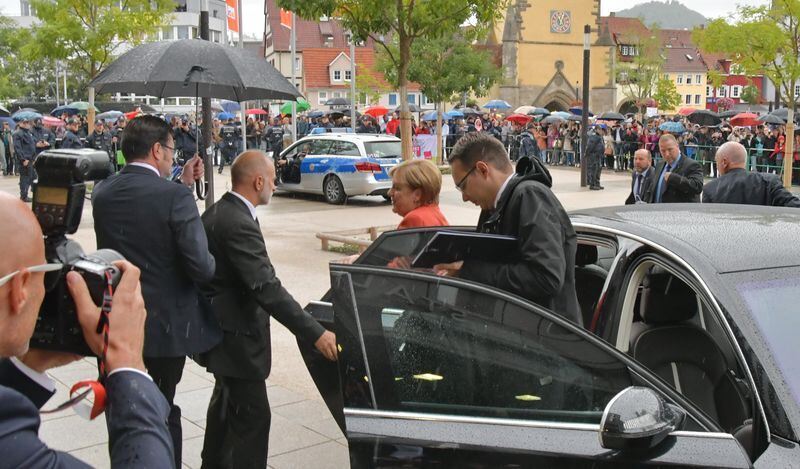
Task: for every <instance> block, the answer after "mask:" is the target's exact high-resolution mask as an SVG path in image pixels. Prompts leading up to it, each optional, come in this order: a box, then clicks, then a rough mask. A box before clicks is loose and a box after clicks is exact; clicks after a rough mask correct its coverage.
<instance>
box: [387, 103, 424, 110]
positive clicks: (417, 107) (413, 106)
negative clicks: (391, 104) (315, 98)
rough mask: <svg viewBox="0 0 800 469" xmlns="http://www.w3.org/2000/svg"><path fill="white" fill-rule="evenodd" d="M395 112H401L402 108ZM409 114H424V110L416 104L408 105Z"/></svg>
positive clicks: (398, 107) (397, 108)
mask: <svg viewBox="0 0 800 469" xmlns="http://www.w3.org/2000/svg"><path fill="white" fill-rule="evenodd" d="M394 112H400V106H397V107H396V108H395V110H394ZM408 112H422V109H420V108H419V106H417V105H416V104H412V103H408Z"/></svg>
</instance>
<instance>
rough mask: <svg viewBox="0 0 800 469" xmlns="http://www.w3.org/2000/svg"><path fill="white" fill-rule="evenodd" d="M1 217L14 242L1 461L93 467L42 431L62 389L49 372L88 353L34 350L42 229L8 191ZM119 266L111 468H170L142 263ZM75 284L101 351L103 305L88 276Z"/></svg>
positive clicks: (1, 361)
mask: <svg viewBox="0 0 800 469" xmlns="http://www.w3.org/2000/svg"><path fill="white" fill-rule="evenodd" d="M0 219H2V220H4V222H3V223H2V224H0V238H2V239H5V240H8V241H9V242H10V243H11V245H10V246H8V248H9V249H8V251H7V253H6V255H4V256H2V257H1V258H0V331H2V333H0V402H2V403H3V405H2V406H0V454H2V455H3V458H2V462H0V467H2V468H5V467H9V468H11V467H88V466H87V465H86V464H85V463H83V462H81V461H79V460H78V459H76V458H74V457H72V456H70V455H69V454H66V453H62V452H58V451H54V450H51V449H49V448H47V446H45V444H44V443H43V442H42V441H41V440H39V437H38V435H37V433H38V430H39V424H40V418H39V412H38V408H40V407H42V406H43V405H44V403H45V402H46V401H47V400H48V399H49V398H50V397H51V396H52V395H53V394H54V392H55V386H54V384H53V382H52V381H51V380H50V378H49V377H47V375H46V374H45V371H46V370H48V369H50V368H54V367H56V366H60V365H65V364H67V363H70V362H72V361H75V360H77V359H79V358H80V357H78V356H76V355H72V354H66V353H61V352H49V351H43V350H29V349H28V342H29V340H30V338H31V335H32V334H33V329H34V325H35V324H36V318H37V315H38V313H39V308H40V306H41V304H42V300H43V298H44V294H45V286H44V275H45V274H44V273H43V269H42V266H43V265H44V264H45V262H46V261H45V253H44V243H43V242H42V230H41V228H40V227H39V224H38V222H37V221H36V218H35V217H34V216H33V213H31V211H30V209H29V208H27V207H26V206H25V204H24V203H22V202H21V201H19V200H16V199H14V198H13V197H11V196H8V195H5V194H0ZM116 265H117V267H119V268H120V269H121V270H122V272H123V276H122V279H121V281H120V283H119V286H118V287H117V289H116V291H115V292H114V296H113V307H112V310H111V313H109V315H108V318H109V331H110V332H109V335H108V339H109V342H108V348H107V353H106V365H107V371H108V377H107V378H106V380H105V390H106V394H107V405H106V420H107V422H108V432H109V453H110V455H111V466H112V467H115V468H116V467H134V466H135V467H165V464H167V465H168V464H169V461H172V458H173V450H172V442H171V440H170V436H169V432H168V430H167V426H166V423H165V422H166V419H167V415H168V414H169V406H168V405H167V402H166V400H165V399H164V397H163V396H161V393H160V392H159V391H158V388H157V387H156V386H155V384H154V383H153V381H152V380H151V379H150V378H149V377H148V376H147V374H145V372H144V364H143V361H142V346H143V343H144V321H145V309H144V301H143V300H142V295H141V290H140V286H139V269H137V268H136V267H134V266H133V265H132V264H130V263H128V262H124V261H122V262H118V263H116ZM67 283H68V286H69V290H70V293H71V295H72V297H73V298H74V299H75V304H76V308H77V312H78V319H79V320H80V323H81V327H82V329H83V334H84V336H85V338H86V341H87V343H88V344H89V346H90V347H91V348H92V350H93V351H94V352H95V353H98V354H99V353H100V352H101V350H102V348H103V344H102V337H103V336H102V335H101V334H97V333H96V331H95V328H96V326H97V323H98V319H99V317H100V309H99V308H98V307H97V306H95V304H94V302H93V301H92V299H91V297H90V295H89V291H88V289H87V287H86V284H85V282H84V281H83V279H82V277H81V276H80V275H78V274H76V273H74V272H71V273H70V274H69V275H68V276H67ZM11 357H19V358H11Z"/></svg>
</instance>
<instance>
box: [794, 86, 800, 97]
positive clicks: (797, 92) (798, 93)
mask: <svg viewBox="0 0 800 469" xmlns="http://www.w3.org/2000/svg"><path fill="white" fill-rule="evenodd" d="M794 95H795V96H800V85H794Z"/></svg>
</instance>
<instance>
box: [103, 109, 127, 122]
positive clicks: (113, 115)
mask: <svg viewBox="0 0 800 469" xmlns="http://www.w3.org/2000/svg"><path fill="white" fill-rule="evenodd" d="M123 115H124V114H123V113H122V111H106V112H103V113H100V114H98V115H97V118H98V119H103V120H107V121H115V120H117V119H119V118H120V117H122V116H123Z"/></svg>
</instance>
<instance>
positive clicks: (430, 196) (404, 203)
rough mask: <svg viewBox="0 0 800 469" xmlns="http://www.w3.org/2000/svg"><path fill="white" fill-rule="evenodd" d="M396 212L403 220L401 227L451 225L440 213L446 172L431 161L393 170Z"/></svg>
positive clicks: (391, 191) (392, 193) (409, 163)
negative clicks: (440, 199)
mask: <svg viewBox="0 0 800 469" xmlns="http://www.w3.org/2000/svg"><path fill="white" fill-rule="evenodd" d="M389 174H390V175H391V176H392V188H391V189H389V197H391V198H392V211H393V212H394V213H396V214H398V215H400V216H401V217H403V220H402V221H401V222H400V224H399V225H398V226H397V229H398V230H402V229H404V228H417V227H421V226H447V225H449V223H448V222H447V218H445V216H444V214H442V212H441V210H439V192H440V191H441V190H442V172H441V171H439V168H437V167H436V165H435V164H433V163H431V162H430V160H422V159H420V160H407V161H404V162H402V163H400V164H399V165H397V166H395V167H394V168H392V170H391V171H390V172H389Z"/></svg>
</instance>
